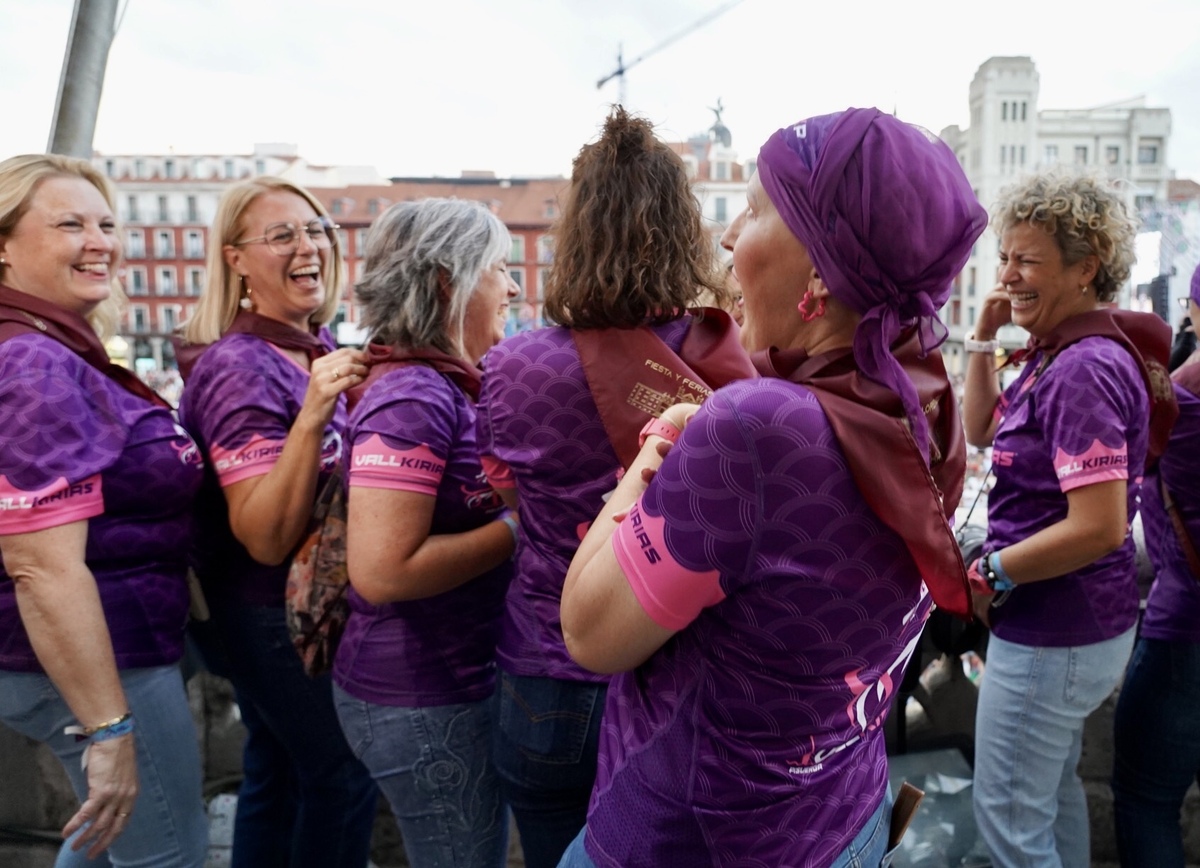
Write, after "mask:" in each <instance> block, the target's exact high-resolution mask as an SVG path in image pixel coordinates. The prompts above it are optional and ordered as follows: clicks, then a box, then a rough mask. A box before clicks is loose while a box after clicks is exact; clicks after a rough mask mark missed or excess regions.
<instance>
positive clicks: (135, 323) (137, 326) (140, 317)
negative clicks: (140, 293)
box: [129, 304, 150, 335]
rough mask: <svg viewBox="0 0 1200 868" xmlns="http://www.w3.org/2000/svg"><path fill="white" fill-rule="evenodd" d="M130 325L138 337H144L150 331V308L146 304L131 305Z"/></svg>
mask: <svg viewBox="0 0 1200 868" xmlns="http://www.w3.org/2000/svg"><path fill="white" fill-rule="evenodd" d="M129 325H130V327H131V328H132V329H133V333H134V334H137V335H144V334H146V333H147V332H148V331H150V308H149V307H148V306H146V305H144V304H132V305H130V306H129Z"/></svg>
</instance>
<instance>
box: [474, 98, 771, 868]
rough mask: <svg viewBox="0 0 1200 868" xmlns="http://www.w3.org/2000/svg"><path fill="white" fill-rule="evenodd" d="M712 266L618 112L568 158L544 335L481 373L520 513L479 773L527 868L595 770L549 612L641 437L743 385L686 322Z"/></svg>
mask: <svg viewBox="0 0 1200 868" xmlns="http://www.w3.org/2000/svg"><path fill="white" fill-rule="evenodd" d="M713 252H714V251H713V245H712V242H711V241H710V240H709V238H708V237H707V235H706V233H705V232H704V229H703V226H702V224H701V219H700V211H699V208H698V206H697V203H696V200H695V198H694V197H693V195H692V191H691V188H690V185H689V183H688V177H687V170H686V168H685V167H684V164H683V161H682V160H681V159H680V158H679V156H678V155H677V154H675V153H674V152H673V151H672V150H671V149H670V148H669V147H667V145H665V144H663V143H662V142H660V141H659V140H658V139H656V138H655V136H654V131H653V128H652V127H651V125H650V124H649V123H648V122H647V121H645V120H642V119H640V118H635V117H631V116H630V115H628V114H627V113H626V112H625V111H624V109H621V108H619V107H618V108H616V109H614V111H613V112H612V114H611V115H610V116H609V118H608V120H607V122H606V123H605V125H604V130H603V133H602V135H601V136H600V139H599V140H598V141H597V142H595V143H594V144H589V145H585V146H584V147H583V149H582V150H581V151H580V152H579V156H578V157H576V159H575V164H574V170H573V172H572V176H571V187H570V190H569V191H568V193H567V196H566V201H565V202H564V203H563V208H562V216H561V218H560V220H559V223H558V225H557V226H556V228H555V261H554V264H553V266H552V268H551V271H550V276H549V280H548V281H547V285H546V298H545V312H546V316H547V318H548V319H550V320H552V321H554V322H556V323H557V324H558V326H557V327H551V328H546V329H541V330H538V331H533V332H525V333H523V334H519V335H516V336H514V337H512V338H509V339H508V340H505V341H503V342H502V343H500V344H499V345H498V346H496V347H495V348H493V349H492V351H491V352H490V353H489V354H488V355H487V357H486V358H485V360H484V378H483V390H482V395H481V400H480V403H479V451H480V453H481V455H482V456H483V460H484V467H485V469H487V471H488V475H489V478H490V479H491V481H492V484H493V486H494V487H495V488H496V489H497V490H498V491H500V493H501V495H502V496H503V497H504V498H505V499H506V500H507V501H509V503H510V505H511V506H514V507H515V506H517V505H518V503H519V507H520V513H521V525H520V531H519V539H518V544H517V555H516V571H515V575H514V579H513V583H512V585H511V586H510V588H509V592H508V599H507V604H506V612H505V615H504V619H503V622H502V626H501V634H500V641H499V645H498V647H497V662H498V664H499V668H500V685H499V689H498V690H497V691H496V696H497V702H498V708H497V715H496V720H497V729H496V735H495V740H494V759H495V762H496V766H497V770H498V771H499V774H500V778H501V782H502V787H503V789H504V791H505V796H506V798H507V800H508V802H509V804H510V805H511V807H512V810H513V813H514V814H515V815H516V819H517V826H518V828H519V831H520V835H521V843H522V846H523V848H524V851H525V859H526V864H527V865H528V866H529V868H542V866H554V865H556V864H558V860H559V857H560V856H561V855H562V853H563V851H564V850H565V849H566V846H567V844H569V843H570V841H571V840H572V839H573V838H574V837H575V835H576V834H577V833H578V832H579V830H580V829H581V828H583V824H584V822H585V820H586V814H587V803H588V797H589V795H590V793H591V789H592V783H593V780H594V778H595V773H596V751H597V743H598V738H599V725H600V716H601V712H602V711H603V708H604V695H605V688H606V684H607V681H608V678H607V677H606V676H602V675H596V674H595V673H592V672H588V671H586V670H585V669H583V668H582V667H580V666H578V665H577V664H576V663H574V662H573V661H572V660H571V657H570V655H569V654H568V653H567V650H566V647H565V646H564V644H563V637H562V628H561V625H560V623H559V614H558V608H559V597H560V594H561V592H562V586H563V580H564V578H565V576H566V573H567V567H568V565H569V564H570V562H571V558H572V556H573V555H574V553H575V549H576V548H577V547H578V545H579V541H580V539H581V537H582V535H583V533H585V532H586V531H587V528H588V525H589V524H590V522H591V520H592V519H593V518H594V517H595V516H596V514H597V513H598V512H599V511H600V509H601V508H602V506H603V503H604V498H605V495H606V493H607V492H609V491H611V490H612V489H613V488H614V487H615V486H616V483H617V480H618V479H619V477H620V475H621V474H622V473H623V472H624V468H625V467H626V466H628V464H629V462H630V461H631V460H632V456H634V455H636V454H637V447H638V440H639V433H638V432H639V429H641V428H642V426H643V425H644V424H645V423H647V422H648V421H651V420H653V419H654V417H656V416H657V415H658V413H659V412H661V410H663V409H665V408H666V407H667V406H670V405H671V404H674V403H677V402H679V401H683V400H689V401H698V400H702V399H703V398H704V397H705V396H706V395H707V394H708V393H709V392H710V391H711V389H713V388H716V387H717V386H720V385H723V384H724V383H725V382H727V381H728V380H730V379H734V378H737V377H741V376H752V375H753V369H752V367H751V366H750V364H749V361H748V359H746V357H745V356H744V355H743V354H742V352H741V350H740V347H737V345H736V334H737V329H736V326H734V325H733V324H732V322H731V321H730V320H729V317H728V315H726V314H724V313H722V312H719V311H712V310H706V311H705V313H704V316H703V317H700V316H696V315H693V314H692V313H689V312H688V309H689V308H691V307H695V306H697V305H698V304H699V303H700V301H699V300H700V298H702V297H716V298H721V297H722V295H723V293H724V290H723V285H722V282H721V279H720V277H719V275H718V274H717V272H716V270H715V267H714V259H713Z"/></svg>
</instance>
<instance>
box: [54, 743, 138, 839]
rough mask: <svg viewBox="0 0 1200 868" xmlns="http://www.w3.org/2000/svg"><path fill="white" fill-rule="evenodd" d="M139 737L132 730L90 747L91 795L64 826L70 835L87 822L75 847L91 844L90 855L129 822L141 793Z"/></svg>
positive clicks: (65, 831) (118, 833)
mask: <svg viewBox="0 0 1200 868" xmlns="http://www.w3.org/2000/svg"><path fill="white" fill-rule="evenodd" d="M136 737H137V736H136V734H135V733H129V734H128V735H123V736H120V737H119V738H110V739H107V740H106V741H98V742H93V743H92V744H90V745H88V747H87V783H88V793H87V798H86V799H84V802H83V804H82V805H80V806H79V810H78V811H76V812H75V816H73V817H71V819H70V820H68V821H67V824H66V825H65V826H63V831H62V834H63V837H64V838H69V837H71V836H72V835H74V834H75V833H76V832H77V831H79V829H81V828H82V827H83V826H84V825H87V829H85V830H84V832H83V834H82V835H80V836H79V837H78V838H77V839H75V841H73V842H72V844H71V849H72V850H82V849H83V848H84V847H87V848H88V851H87V857H88V858H89V859H95V858H97V857H98V856H99V855H100V854H101V853H103V852H104V851H105V850H106V849H108V846H109V845H110V844H112V842H113V841H115V840H116V838H117V836H118V835H120V834H121V833H122V832H124V831H125V828H126V827H127V826H128V825H129V817H130V815H131V814H132V813H133V805H134V802H136V801H137V794H138V777H137V749H136V747H135V746H134V741H133V740H134V738H136ZM89 845H90V846H89Z"/></svg>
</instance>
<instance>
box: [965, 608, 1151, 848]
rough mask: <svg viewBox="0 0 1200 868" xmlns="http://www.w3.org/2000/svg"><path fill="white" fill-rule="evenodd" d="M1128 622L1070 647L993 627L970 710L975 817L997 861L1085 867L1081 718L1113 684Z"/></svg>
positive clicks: (1127, 644) (1129, 635) (1124, 655)
mask: <svg viewBox="0 0 1200 868" xmlns="http://www.w3.org/2000/svg"><path fill="white" fill-rule="evenodd" d="M1133 638H1134V629H1133V628H1130V629H1129V630H1127V631H1126V632H1125V633H1123V634H1121V635H1120V636H1116V637H1114V638H1112V639H1107V640H1105V641H1103V642H1097V643H1095V644H1093V645H1082V646H1077V647H1071V648H1038V647H1031V646H1028V645H1017V644H1014V643H1012V642H1006V641H1004V640H1003V639H1000V638H999V637H997V636H995V635H993V636H992V638H991V640H990V643H989V645H988V658H987V669H986V670H985V672H984V676H983V683H982V686H981V687H980V690H979V704H978V706H977V708H976V714H975V786H974V790H975V793H974V806H975V819H976V822H977V823H978V825H979V834H980V836H981V837H982V838H983V840H984V843H986V844H987V847H988V850H989V852H990V853H991V856H992V862H993V864H994V865H995V866H996V868H1008V866H1022V868H1032V866H1038V868H1042V866H1046V868H1050V866H1054V868H1057V866H1060V865H1061V866H1070V868H1088V866H1089V865H1090V862H1091V840H1090V836H1089V832H1088V815H1087V799H1086V798H1085V796H1084V792H1083V784H1082V783H1081V782H1080V780H1079V775H1078V773H1077V771H1076V767H1077V766H1078V765H1079V754H1080V750H1081V748H1082V745H1083V724H1084V720H1085V719H1086V718H1087V716H1088V715H1089V714H1091V713H1092V712H1093V711H1095V710H1096V709H1097V708H1098V707H1099V706H1100V704H1101V703H1102V702H1104V700H1105V699H1106V698H1108V696H1109V695H1110V694H1111V693H1112V692H1113V690H1114V688H1116V686H1117V683H1118V682H1119V681H1120V679H1121V674H1122V672H1123V671H1124V669H1125V663H1126V661H1128V659H1129V652H1130V649H1131V648H1132V647H1133Z"/></svg>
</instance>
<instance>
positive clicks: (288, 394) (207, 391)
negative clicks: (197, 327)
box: [179, 330, 346, 606]
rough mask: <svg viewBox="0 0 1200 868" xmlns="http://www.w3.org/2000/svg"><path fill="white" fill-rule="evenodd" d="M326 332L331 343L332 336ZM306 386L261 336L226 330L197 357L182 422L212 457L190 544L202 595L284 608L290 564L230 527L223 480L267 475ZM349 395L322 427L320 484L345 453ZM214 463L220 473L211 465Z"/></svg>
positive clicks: (304, 375) (299, 371)
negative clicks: (256, 551)
mask: <svg viewBox="0 0 1200 868" xmlns="http://www.w3.org/2000/svg"><path fill="white" fill-rule="evenodd" d="M321 338H322V340H324V342H325V343H326V345H327V346H329V347H330V348H331V349H332V348H333V338H332V337H331V336H330V335H329V332H327V331H324V330H323V331H322V333H321ZM307 389H308V371H306V370H304V368H302V367H300V366H299V365H298V364H296V362H294V361H292V360H291V359H290V358H288V357H287V356H285V355H284V354H283V353H282V352H281V351H280V350H278V349H276V348H275V347H273V346H272V345H271V344H269V343H267V342H266V341H265V340H263V339H262V338H259V337H256V336H254V335H248V334H228V335H225V336H224V337H222V338H221V339H220V340H219V341H217V342H216V343H214V344H212V345H211V346H210V347H208V349H206V350H205V351H204V354H203V355H202V356H200V359H199V360H198V361H197V362H196V365H195V369H194V370H193V372H192V374H191V376H190V377H189V378H188V382H187V385H186V386H185V388H184V390H183V396H182V398H181V399H180V403H179V415H180V418H181V419H182V420H183V424H184V427H186V428H187V429H188V431H190V432H191V433H192V436H193V437H195V438H196V442H197V443H198V444H199V445H200V449H201V451H202V452H203V453H204V455H205V456H206V457H207V458H208V461H209V473H207V474H206V478H205V485H204V488H203V490H202V491H201V494H200V499H199V502H198V505H197V510H196V512H197V535H196V545H195V547H194V549H193V559H194V561H195V567H196V574H197V575H198V576H199V577H200V580H201V582H202V583H203V585H204V590H205V593H207V594H214V595H218V596H223V597H226V598H230V599H234V600H238V601H241V602H243V603H248V604H250V605H256V606H282V605H283V589H284V585H285V584H286V582H287V573H288V566H289V564H288V563H287V562H285V563H283V564H280V565H279V566H274V567H271V566H266V565H264V564H260V563H258V562H257V561H256V560H254V559H253V558H252V557H250V553H249V552H247V551H246V549H245V547H244V546H243V545H242V544H241V543H240V542H238V541H237V540H236V539H235V538H234V536H233V532H232V531H231V530H230V529H229V513H228V509H227V506H226V503H225V495H224V494H223V493H222V491H221V486H222V485H228V484H231V483H233V482H237V481H241V480H243V479H247V478H249V477H252V476H260V475H265V474H266V473H269V472H270V470H271V467H272V466H273V465H274V463H275V460H276V459H277V458H278V454H279V451H280V450H282V448H283V441H284V440H285V439H286V438H287V434H288V430H289V429H290V428H291V427H292V423H293V422H294V421H295V420H296V416H297V415H298V414H299V412H300V407H301V405H302V404H303V403H304V393H305V391H306V390H307ZM345 406H346V405H345V401H344V400H339V401H338V407H337V410H336V411H335V413H334V416H333V419H332V421H331V422H330V423H329V425H328V426H326V428H325V436H324V440H323V443H322V449H321V473H320V476H319V478H318V480H317V490H318V491H320V490H321V487H322V486H323V485H324V484H325V482H326V480H327V479H328V478H329V474H330V473H332V471H333V468H334V466H335V465H336V464H337V462H338V460H339V459H340V458H341V456H342V432H343V430H344V429H345V426H346V409H345ZM214 468H216V469H215V471H214Z"/></svg>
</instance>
